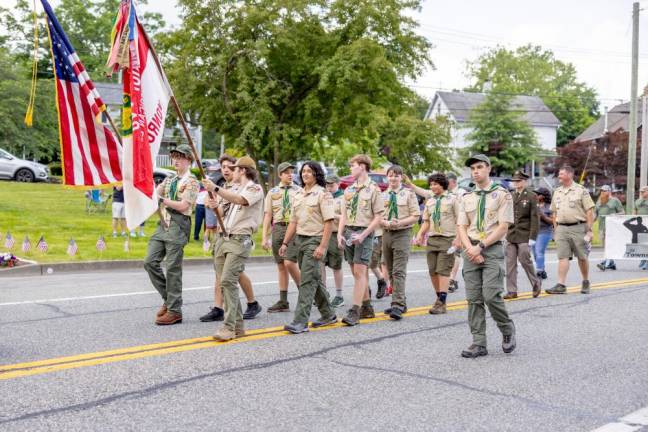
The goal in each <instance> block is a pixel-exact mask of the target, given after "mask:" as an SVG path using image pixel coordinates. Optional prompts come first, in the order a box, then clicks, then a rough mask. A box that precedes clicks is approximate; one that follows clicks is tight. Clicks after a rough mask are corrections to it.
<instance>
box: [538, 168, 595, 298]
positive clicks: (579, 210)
mask: <svg viewBox="0 0 648 432" xmlns="http://www.w3.org/2000/svg"><path fill="white" fill-rule="evenodd" d="M558 180H560V184H561V186H560V187H558V188H556V190H555V191H554V193H553V197H552V199H551V211H552V212H553V214H554V237H555V239H556V246H557V249H558V283H557V284H556V285H555V286H554V287H553V288H549V289H547V290H546V292H547V293H548V294H564V293H565V292H566V291H567V287H566V286H565V280H566V279H567V272H568V271H569V258H570V257H571V256H572V255H575V256H576V258H578V267H579V268H580V271H581V275H582V277H583V282H582V284H581V293H582V294H589V293H590V282H589V279H588V273H589V262H588V256H589V251H590V244H591V241H592V224H593V223H594V201H592V197H590V194H589V192H587V189H585V188H584V187H583V186H581V185H579V184H578V183H576V182H574V168H572V167H571V166H569V165H564V166H563V167H562V168H560V171H558Z"/></svg>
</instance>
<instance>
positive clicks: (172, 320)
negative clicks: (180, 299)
mask: <svg viewBox="0 0 648 432" xmlns="http://www.w3.org/2000/svg"><path fill="white" fill-rule="evenodd" d="M181 322H182V315H181V314H179V313H175V312H171V311H167V312H166V313H165V314H164V315H162V316H161V317H159V318H158V319H156V320H155V324H157V325H172V324H180V323H181Z"/></svg>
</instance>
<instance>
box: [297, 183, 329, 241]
mask: <svg viewBox="0 0 648 432" xmlns="http://www.w3.org/2000/svg"><path fill="white" fill-rule="evenodd" d="M333 219H335V204H334V202H333V196H331V194H330V193H328V192H327V191H326V189H324V188H323V187H322V186H320V185H317V184H316V185H314V186H313V188H312V189H311V190H310V191H308V192H306V190H305V189H301V190H300V191H299V192H297V194H295V203H294V205H293V211H292V216H291V222H296V223H297V235H302V236H309V237H312V236H321V235H323V234H324V222H327V221H332V220H333Z"/></svg>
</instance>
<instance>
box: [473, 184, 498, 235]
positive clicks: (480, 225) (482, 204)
mask: <svg viewBox="0 0 648 432" xmlns="http://www.w3.org/2000/svg"><path fill="white" fill-rule="evenodd" d="M495 189H497V185H496V184H495V183H491V185H490V187H489V188H488V189H479V190H476V191H475V192H477V194H478V195H479V203H478V207H479V210H478V211H477V231H479V236H480V237H481V238H482V239H484V238H486V233H485V232H484V217H485V216H486V195H488V194H489V193H491V192H493V191H494V190H495Z"/></svg>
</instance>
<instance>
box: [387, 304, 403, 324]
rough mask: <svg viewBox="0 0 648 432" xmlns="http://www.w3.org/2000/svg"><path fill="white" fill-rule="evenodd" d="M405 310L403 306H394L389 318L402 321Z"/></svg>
mask: <svg viewBox="0 0 648 432" xmlns="http://www.w3.org/2000/svg"><path fill="white" fill-rule="evenodd" d="M403 309H404V308H402V307H401V306H397V305H396V306H392V307H391V311H390V312H389V318H391V319H393V320H396V321H400V320H401V319H403Z"/></svg>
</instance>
